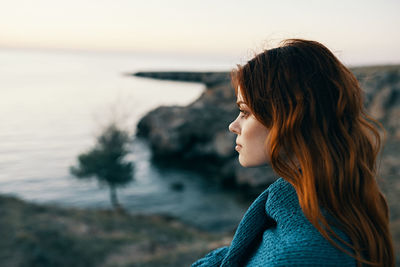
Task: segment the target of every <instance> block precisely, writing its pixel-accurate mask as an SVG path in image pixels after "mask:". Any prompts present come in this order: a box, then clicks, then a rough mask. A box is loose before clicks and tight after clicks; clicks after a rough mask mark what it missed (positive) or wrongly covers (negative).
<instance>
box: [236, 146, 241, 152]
mask: <svg viewBox="0 0 400 267" xmlns="http://www.w3.org/2000/svg"><path fill="white" fill-rule="evenodd" d="M241 148H242V146H241V145H239V144H237V145H236V146H235V150H236V151H238V152H239V150H240V149H241Z"/></svg>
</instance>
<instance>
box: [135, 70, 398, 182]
mask: <svg viewBox="0 0 400 267" xmlns="http://www.w3.org/2000/svg"><path fill="white" fill-rule="evenodd" d="M352 71H353V73H354V74H355V75H356V77H357V78H358V80H359V81H360V83H361V86H362V88H363V89H364V91H365V104H366V108H367V110H368V111H369V113H370V114H371V115H373V116H374V117H375V118H377V119H378V120H379V121H381V122H382V123H383V125H384V126H385V128H386V129H387V131H388V132H387V133H388V142H389V143H393V142H396V141H398V140H399V139H400V120H399V119H398V118H399V117H400V66H373V67H360V68H353V69H352ZM135 75H136V76H139V77H149V78H156V79H168V80H179V81H192V82H193V81H195V82H202V83H205V84H206V86H207V87H206V90H205V91H204V92H203V94H202V95H201V96H200V97H199V98H198V99H197V100H196V101H194V102H193V103H191V104H190V105H188V106H185V107H178V106H173V107H159V108H157V109H155V110H153V111H151V112H149V113H148V114H147V115H146V116H145V117H144V118H142V119H141V120H140V122H139V124H138V131H137V133H138V135H139V136H142V137H144V138H146V139H147V140H148V141H149V143H150V145H151V147H152V150H153V153H154V156H155V158H156V159H161V160H163V161H165V160H167V161H171V162H172V161H174V160H173V159H177V161H176V162H178V164H181V165H190V166H191V167H194V168H196V167H197V168H199V169H201V170H205V171H207V170H208V171H209V173H210V176H213V177H214V178H216V179H217V180H218V181H221V182H224V183H225V184H228V185H239V186H247V187H250V188H257V187H261V188H262V187H265V186H266V185H267V184H269V183H271V182H272V181H273V180H274V178H275V177H276V176H275V175H274V174H273V172H272V170H271V169H270V168H268V167H262V168H246V169H245V168H242V167H241V166H240V165H239V164H238V161H237V153H236V151H235V150H234V143H235V136H234V134H232V133H230V132H229V131H228V125H229V123H230V122H231V121H232V120H233V119H234V118H235V117H236V116H237V113H238V110H237V107H236V104H235V102H236V97H235V94H234V90H233V88H232V86H231V84H230V79H229V73H228V72H225V73H224V72H217V73H213V72H140V73H136V74H135ZM389 161H390V160H389ZM391 161H393V160H391ZM392 167H393V166H392ZM392 167H391V168H392Z"/></svg>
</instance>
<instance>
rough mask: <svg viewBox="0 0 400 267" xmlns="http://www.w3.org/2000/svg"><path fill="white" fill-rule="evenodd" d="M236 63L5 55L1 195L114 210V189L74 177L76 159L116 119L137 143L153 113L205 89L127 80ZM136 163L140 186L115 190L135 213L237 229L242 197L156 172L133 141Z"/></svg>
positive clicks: (188, 176)
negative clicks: (140, 75)
mask: <svg viewBox="0 0 400 267" xmlns="http://www.w3.org/2000/svg"><path fill="white" fill-rule="evenodd" d="M234 65H235V62H233V61H232V60H231V59H225V58H215V57H211V56H210V57H205V56H190V55H168V54H142V53H134V52H93V51H66V50H63V51H61V50H60V51H59V50H33V49H25V50H24V49H0V194H2V195H11V196H16V197H18V198H21V199H24V200H27V201H30V202H34V203H41V204H51V205H58V206H63V207H78V208H87V209H92V208H94V209H97V208H105V209H108V208H111V204H110V199H109V189H108V188H107V186H104V185H101V184H99V183H98V182H97V180H96V179H77V178H76V177H74V176H73V175H71V174H70V171H69V169H70V167H71V166H73V165H76V162H77V156H78V155H79V154H80V153H83V152H85V151H88V150H89V149H90V148H92V147H93V145H94V144H95V141H96V136H98V134H99V133H100V132H101V129H103V128H104V127H105V126H106V125H107V124H108V123H110V122H111V121H114V120H117V121H118V122H119V123H120V124H121V126H122V127H123V128H124V129H126V130H128V131H129V132H130V133H131V135H132V136H133V137H134V136H135V131H136V124H137V122H138V121H139V120H140V118H141V117H142V116H144V115H145V114H146V113H147V112H149V111H150V110H152V109H154V108H156V107H158V106H160V105H166V106H170V105H179V106H185V105H187V104H189V103H191V102H192V101H194V100H196V99H197V98H198V97H199V96H200V95H201V93H202V92H203V91H204V90H205V87H204V85H203V84H199V83H187V82H174V81H159V80H153V79H145V78H138V77H134V76H132V75H129V74H131V73H134V72H137V71H171V70H175V71H229V70H230V69H232V68H233V67H234ZM232 149H233V148H232ZM128 159H129V160H130V161H131V162H133V164H134V166H135V168H134V173H133V176H134V179H133V181H132V182H131V183H129V184H128V185H126V186H125V187H122V188H118V190H117V191H118V198H119V201H120V203H121V205H122V206H123V207H124V208H125V209H126V210H127V211H128V212H130V213H132V214H164V215H169V216H173V217H177V218H178V219H180V220H182V221H183V222H185V223H188V224H192V225H195V226H198V227H200V228H202V229H206V230H211V231H230V230H232V229H234V227H235V226H237V223H238V222H239V221H240V218H241V217H242V216H243V213H244V212H245V210H246V209H247V206H246V204H244V203H243V201H241V200H240V197H238V196H237V195H236V194H235V193H233V192H229V191H227V190H223V189H221V188H220V187H219V186H216V185H214V184H212V183H211V182H210V181H207V179H206V177H203V176H202V174H199V173H196V172H194V171H190V170H180V169H169V168H162V169H160V168H159V167H157V166H154V164H153V163H152V162H151V150H150V149H149V146H148V144H147V143H146V142H144V141H142V140H140V139H137V138H133V141H132V147H131V153H130V154H129V156H128ZM174 184H179V185H181V187H182V188H181V190H176V189H174V186H173V185H174Z"/></svg>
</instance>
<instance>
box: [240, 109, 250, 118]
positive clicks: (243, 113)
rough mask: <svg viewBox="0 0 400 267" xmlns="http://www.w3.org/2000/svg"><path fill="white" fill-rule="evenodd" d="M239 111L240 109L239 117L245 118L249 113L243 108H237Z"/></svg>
mask: <svg viewBox="0 0 400 267" xmlns="http://www.w3.org/2000/svg"><path fill="white" fill-rule="evenodd" d="M239 111H240V113H239V115H240V117H241V118H246V117H247V116H248V115H249V112H248V111H246V110H244V109H239Z"/></svg>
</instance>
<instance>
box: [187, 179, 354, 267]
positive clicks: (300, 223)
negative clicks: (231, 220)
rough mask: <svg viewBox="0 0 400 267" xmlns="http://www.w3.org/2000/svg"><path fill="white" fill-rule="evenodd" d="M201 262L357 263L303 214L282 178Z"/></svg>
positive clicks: (350, 264) (322, 264)
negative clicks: (224, 242)
mask: <svg viewBox="0 0 400 267" xmlns="http://www.w3.org/2000/svg"><path fill="white" fill-rule="evenodd" d="M332 228H333V229H334V231H335V232H336V233H337V234H338V235H339V236H340V237H341V238H343V239H344V240H345V241H347V242H350V240H349V238H348V237H347V236H346V235H345V234H343V232H341V231H340V230H339V229H337V228H334V227H332ZM199 266H201V267H203V266H225V267H227V266H250V267H251V266H356V261H355V260H354V259H353V258H351V257H350V256H348V255H347V254H345V253H343V252H342V251H340V250H339V249H337V248H335V247H334V246H333V245H331V244H330V243H329V242H328V241H327V240H326V239H325V238H324V237H323V236H322V235H321V234H320V233H319V232H318V230H317V229H316V228H315V227H314V226H313V225H312V224H311V223H310V222H309V221H308V220H307V219H306V217H305V216H304V213H303V212H302V210H301V208H300V205H299V201H298V198H297V194H296V190H295V189H294V188H293V186H292V185H291V184H290V183H289V182H287V181H286V180H284V179H283V178H279V179H278V180H277V181H276V182H274V183H273V184H271V185H270V186H269V187H268V188H267V189H266V190H265V191H264V192H263V193H262V194H261V195H260V196H258V198H257V199H256V200H255V201H254V202H253V204H252V205H251V206H250V208H249V209H248V210H247V212H246V213H245V215H244V217H243V218H242V220H241V222H240V223H239V226H238V228H237V230H236V233H235V235H234V237H233V240H232V243H231V245H230V246H227V247H222V248H218V249H216V250H213V251H211V252H210V253H208V254H207V255H206V256H205V257H204V258H202V259H199V260H198V261H196V262H195V263H193V265H192V267H199Z"/></svg>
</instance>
